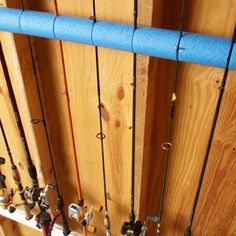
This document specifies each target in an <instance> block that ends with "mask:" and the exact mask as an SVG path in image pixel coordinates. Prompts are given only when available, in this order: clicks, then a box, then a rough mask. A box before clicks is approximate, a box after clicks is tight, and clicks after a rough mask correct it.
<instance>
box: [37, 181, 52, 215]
mask: <svg viewBox="0 0 236 236" xmlns="http://www.w3.org/2000/svg"><path fill="white" fill-rule="evenodd" d="M55 188H56V187H55V186H54V185H52V184H47V185H46V187H45V188H44V189H42V190H41V192H40V194H39V198H38V200H39V202H40V207H41V208H42V209H44V210H46V211H47V210H48V209H49V204H48V203H47V195H48V191H49V190H50V189H52V190H55Z"/></svg>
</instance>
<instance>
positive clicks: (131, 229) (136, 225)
mask: <svg viewBox="0 0 236 236" xmlns="http://www.w3.org/2000/svg"><path fill="white" fill-rule="evenodd" d="M142 229H143V224H142V222H141V221H139V220H137V221H136V222H130V221H129V222H125V223H123V225H122V227H121V234H122V235H127V236H140V235H142V234H141V233H142Z"/></svg>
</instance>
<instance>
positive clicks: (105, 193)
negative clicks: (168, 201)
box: [92, 0, 111, 236]
mask: <svg viewBox="0 0 236 236" xmlns="http://www.w3.org/2000/svg"><path fill="white" fill-rule="evenodd" d="M96 17H97V15H96V0H93V17H92V19H93V21H94V24H95V23H96V21H97V19H96ZM94 48H95V60H96V78H97V95H98V111H99V127H100V133H98V134H97V136H96V137H97V138H98V139H100V143H101V157H102V175H103V193H104V202H105V219H104V226H105V230H106V231H105V235H106V236H109V235H111V233H110V219H109V214H108V202H107V183H106V165H105V152H104V142H103V140H104V139H105V138H106V136H105V134H104V133H103V125H102V106H103V104H102V101H101V84H100V70H99V55H98V47H97V46H95V47H94Z"/></svg>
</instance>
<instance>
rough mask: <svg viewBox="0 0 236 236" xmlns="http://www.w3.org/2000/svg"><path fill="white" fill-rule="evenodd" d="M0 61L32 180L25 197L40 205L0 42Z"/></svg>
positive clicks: (37, 188)
mask: <svg viewBox="0 0 236 236" xmlns="http://www.w3.org/2000/svg"><path fill="white" fill-rule="evenodd" d="M0 61H1V64H2V68H3V73H4V76H5V81H6V85H7V89H8V93H9V97H10V100H11V104H12V107H13V110H14V116H15V120H16V123H17V128H18V132H19V134H20V139H21V143H22V146H23V149H24V154H25V158H26V161H27V165H28V173H29V176H30V177H31V181H32V187H31V188H30V187H26V189H25V197H26V198H27V199H29V200H31V201H33V202H38V205H39V207H40V201H39V196H40V192H41V190H42V189H41V188H39V182H38V177H37V171H36V168H35V165H34V163H33V161H32V158H31V154H30V151H29V146H28V143H27V140H26V136H25V131H24V128H23V124H22V121H21V117H20V113H19V110H18V106H17V103H16V98H15V94H14V92H13V88H12V84H11V79H10V76H9V72H8V68H7V64H6V60H5V56H4V53H3V49H2V43H1V42H0Z"/></svg>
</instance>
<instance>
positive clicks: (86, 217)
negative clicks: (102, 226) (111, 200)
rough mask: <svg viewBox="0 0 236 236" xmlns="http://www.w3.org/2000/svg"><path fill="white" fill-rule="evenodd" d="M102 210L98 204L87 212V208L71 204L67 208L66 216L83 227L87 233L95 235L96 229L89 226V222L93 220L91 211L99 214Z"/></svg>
mask: <svg viewBox="0 0 236 236" xmlns="http://www.w3.org/2000/svg"><path fill="white" fill-rule="evenodd" d="M102 209H103V207H102V206H101V205H99V204H95V205H93V206H91V207H90V209H89V210H88V207H87V206H85V207H84V206H83V205H82V204H78V205H77V204H75V203H72V204H70V205H69V207H68V215H69V218H71V219H75V220H77V221H78V222H79V223H80V224H81V225H82V226H83V227H86V229H87V231H88V232H90V233H95V232H96V230H97V228H96V227H95V226H94V225H92V224H90V221H91V219H92V218H93V211H94V210H95V211H97V212H101V211H102Z"/></svg>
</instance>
